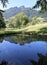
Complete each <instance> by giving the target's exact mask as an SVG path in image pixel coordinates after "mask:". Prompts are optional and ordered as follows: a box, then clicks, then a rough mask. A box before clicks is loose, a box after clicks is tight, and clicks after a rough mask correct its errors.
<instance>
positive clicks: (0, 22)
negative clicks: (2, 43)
mask: <svg viewBox="0 0 47 65" xmlns="http://www.w3.org/2000/svg"><path fill="white" fill-rule="evenodd" d="M0 2H1V3H2V5H3V7H4V6H6V3H7V2H8V0H0ZM3 12H4V11H3V10H0V28H5V27H6V26H5V22H4V18H3V14H2V13H3Z"/></svg>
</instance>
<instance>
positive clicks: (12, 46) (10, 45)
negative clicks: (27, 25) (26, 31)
mask: <svg viewBox="0 0 47 65" xmlns="http://www.w3.org/2000/svg"><path fill="white" fill-rule="evenodd" d="M40 62H41V63H42V64H40ZM43 62H44V63H43ZM37 63H38V64H37ZM0 65H47V41H42V40H35V41H32V38H31V37H29V38H28V36H26V37H25V36H23V37H22V36H21V37H20V36H7V37H0Z"/></svg>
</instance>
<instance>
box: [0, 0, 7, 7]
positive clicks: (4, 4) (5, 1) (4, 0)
mask: <svg viewBox="0 0 47 65" xmlns="http://www.w3.org/2000/svg"><path fill="white" fill-rule="evenodd" d="M0 2H1V3H2V5H3V7H5V6H6V3H7V2H8V0H0Z"/></svg>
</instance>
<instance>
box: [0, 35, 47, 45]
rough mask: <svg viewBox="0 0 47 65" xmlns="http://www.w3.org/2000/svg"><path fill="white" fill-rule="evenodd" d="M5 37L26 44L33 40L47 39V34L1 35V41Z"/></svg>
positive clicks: (10, 40)
mask: <svg viewBox="0 0 47 65" xmlns="http://www.w3.org/2000/svg"><path fill="white" fill-rule="evenodd" d="M3 39H5V40H6V41H9V42H11V43H19V44H20V45H24V44H25V43H30V42H31V41H47V35H42V36H41V35H27V34H26V35H24V34H23V35H22V34H19V35H9V36H2V37H0V42H2V41H3Z"/></svg>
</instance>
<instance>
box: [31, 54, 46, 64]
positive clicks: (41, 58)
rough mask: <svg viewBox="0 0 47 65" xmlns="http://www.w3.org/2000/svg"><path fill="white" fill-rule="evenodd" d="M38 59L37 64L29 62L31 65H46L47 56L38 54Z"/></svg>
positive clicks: (32, 61)
mask: <svg viewBox="0 0 47 65" xmlns="http://www.w3.org/2000/svg"><path fill="white" fill-rule="evenodd" d="M38 57H39V60H38V62H37V61H34V60H31V63H32V64H33V65H47V54H46V55H42V54H40V53H38Z"/></svg>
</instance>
